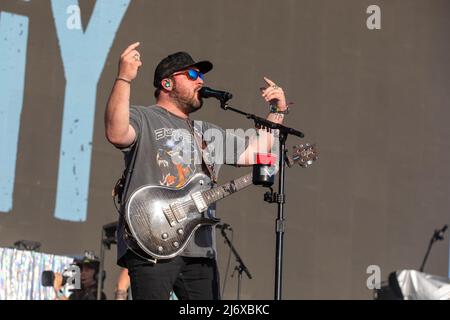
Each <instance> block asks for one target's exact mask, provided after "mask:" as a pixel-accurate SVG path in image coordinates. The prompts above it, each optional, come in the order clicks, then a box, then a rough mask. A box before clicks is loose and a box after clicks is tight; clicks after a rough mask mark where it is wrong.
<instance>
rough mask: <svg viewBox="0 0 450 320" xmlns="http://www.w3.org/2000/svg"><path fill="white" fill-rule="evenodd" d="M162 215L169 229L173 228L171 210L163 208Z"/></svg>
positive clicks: (173, 218) (173, 221)
mask: <svg viewBox="0 0 450 320" xmlns="http://www.w3.org/2000/svg"><path fill="white" fill-rule="evenodd" d="M163 212H164V215H165V216H166V219H167V221H168V222H169V224H170V226H171V227H174V226H175V217H174V215H173V213H172V209H171V208H165V209H163Z"/></svg>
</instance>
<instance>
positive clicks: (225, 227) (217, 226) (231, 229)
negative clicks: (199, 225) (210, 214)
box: [216, 223, 233, 231]
mask: <svg viewBox="0 0 450 320" xmlns="http://www.w3.org/2000/svg"><path fill="white" fill-rule="evenodd" d="M216 228H218V229H221V230H230V231H233V228H232V227H231V226H230V225H229V224H228V223H223V224H222V223H219V224H216Z"/></svg>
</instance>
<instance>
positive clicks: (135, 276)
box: [125, 251, 219, 300]
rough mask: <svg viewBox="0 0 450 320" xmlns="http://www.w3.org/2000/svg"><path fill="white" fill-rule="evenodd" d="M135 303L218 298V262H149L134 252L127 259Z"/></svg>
mask: <svg viewBox="0 0 450 320" xmlns="http://www.w3.org/2000/svg"><path fill="white" fill-rule="evenodd" d="M125 261H126V264H127V267H128V274H129V275H130V280H131V295H132V297H133V299H134V300H168V299H169V297H170V293H171V292H172V291H173V292H175V294H176V296H177V298H178V299H179V300H217V299H219V275H218V270H217V264H216V260H215V259H210V258H188V257H181V256H178V257H176V258H173V259H168V260H158V262H157V263H152V262H149V261H147V260H145V259H143V258H141V257H139V256H138V255H136V254H135V253H133V252H132V251H128V253H127V254H126V257H125Z"/></svg>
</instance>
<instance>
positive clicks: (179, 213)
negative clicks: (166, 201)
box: [169, 202, 187, 222]
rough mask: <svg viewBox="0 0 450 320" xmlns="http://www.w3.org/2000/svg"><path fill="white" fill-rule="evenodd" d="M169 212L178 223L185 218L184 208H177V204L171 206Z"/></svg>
mask: <svg viewBox="0 0 450 320" xmlns="http://www.w3.org/2000/svg"><path fill="white" fill-rule="evenodd" d="M169 207H170V210H171V211H172V213H173V215H174V216H175V219H176V220H177V221H178V222H181V221H183V220H185V219H186V218H187V216H186V213H185V210H186V209H185V208H183V207H181V208H180V206H179V203H177V202H175V203H174V204H171V205H170V206H169Z"/></svg>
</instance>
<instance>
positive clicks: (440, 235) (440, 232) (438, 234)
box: [419, 225, 447, 272]
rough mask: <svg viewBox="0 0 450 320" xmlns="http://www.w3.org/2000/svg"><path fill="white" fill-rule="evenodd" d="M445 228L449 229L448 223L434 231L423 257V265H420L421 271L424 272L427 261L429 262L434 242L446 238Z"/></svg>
mask: <svg viewBox="0 0 450 320" xmlns="http://www.w3.org/2000/svg"><path fill="white" fill-rule="evenodd" d="M445 230H447V225H445V226H444V227H443V228H442V229H441V230H435V231H434V233H433V236H432V237H431V240H430V243H429V244H428V249H427V252H426V253H425V257H424V258H423V261H422V265H421V266H420V269H419V271H420V272H423V270H424V268H425V263H426V262H427V259H428V255H429V254H430V251H431V247H432V246H433V244H434V243H435V242H436V241H438V240H443V239H444V232H445Z"/></svg>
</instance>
